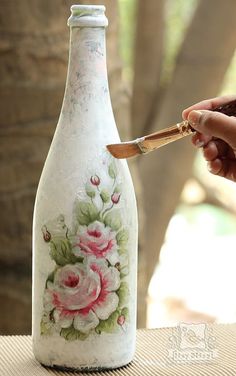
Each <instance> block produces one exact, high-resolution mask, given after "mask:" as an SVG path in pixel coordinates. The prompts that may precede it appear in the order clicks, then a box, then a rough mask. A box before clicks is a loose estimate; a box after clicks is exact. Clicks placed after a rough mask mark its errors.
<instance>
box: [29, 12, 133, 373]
mask: <svg viewBox="0 0 236 376" xmlns="http://www.w3.org/2000/svg"><path fill="white" fill-rule="evenodd" d="M71 10H72V15H71V17H70V18H69V20H68V25H69V26H70V28H71V38H70V54H69V67H68V75H67V82H66V89H65V96H64V101H63V105H62V110H61V114H60V118H59V121H58V125H57V128H56V132H55V135H54V138H53V141H52V144H51V147H50V151H49V154H48V157H47V159H46V163H45V166H44V169H43V172H42V176H41V179H40V183H39V187H38V191H37V196H36V202H35V210H34V221H33V351H34V354H35V357H36V359H37V360H38V361H39V362H41V363H42V364H44V365H46V366H51V367H60V368H66V369H68V368H71V369H79V370H84V369H86V370H97V369H106V368H116V367H120V366H122V365H125V364H127V363H129V362H130V361H131V360H132V358H133V355H134V350H135V332H136V277H137V269H136V266H137V212H136V201H135V195H134V189H133V184H132V181H131V177H130V173H129V170H128V167H127V163H126V161H124V160H115V159H114V158H113V157H112V156H111V155H110V154H109V152H108V151H107V150H106V144H110V143H113V142H114V143H117V142H119V136H118V132H117V129H116V125H115V121H114V117H113V112H112V108H111V102H110V95H109V89H108V81H107V69H106V52H105V27H106V26H107V18H106V17H105V15H104V11H105V8H104V7H103V6H82V5H74V6H72V8H71Z"/></svg>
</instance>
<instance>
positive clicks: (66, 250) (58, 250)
mask: <svg viewBox="0 0 236 376" xmlns="http://www.w3.org/2000/svg"><path fill="white" fill-rule="evenodd" d="M50 256H51V258H52V259H53V260H54V261H55V263H56V264H57V265H60V266H64V265H66V264H75V263H76V262H78V261H80V260H79V259H78V258H77V257H76V256H75V255H74V254H73V253H72V245H71V243H70V242H69V240H68V239H65V238H54V239H53V241H51V242H50Z"/></svg>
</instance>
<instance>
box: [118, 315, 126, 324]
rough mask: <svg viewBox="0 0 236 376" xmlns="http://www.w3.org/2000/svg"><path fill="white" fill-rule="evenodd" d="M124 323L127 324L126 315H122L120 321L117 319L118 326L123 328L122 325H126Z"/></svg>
mask: <svg viewBox="0 0 236 376" xmlns="http://www.w3.org/2000/svg"><path fill="white" fill-rule="evenodd" d="M124 323H125V316H124V315H120V316H119V317H118V319H117V324H118V325H120V326H122V325H124Z"/></svg>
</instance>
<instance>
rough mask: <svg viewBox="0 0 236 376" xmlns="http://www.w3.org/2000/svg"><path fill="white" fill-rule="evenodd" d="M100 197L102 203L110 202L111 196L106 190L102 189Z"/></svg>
mask: <svg viewBox="0 0 236 376" xmlns="http://www.w3.org/2000/svg"><path fill="white" fill-rule="evenodd" d="M100 197H101V199H102V201H103V202H104V203H106V202H109V201H110V198H111V195H110V193H109V192H108V191H107V190H106V189H103V190H102V191H101V193H100Z"/></svg>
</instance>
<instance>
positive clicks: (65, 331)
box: [60, 325, 89, 341]
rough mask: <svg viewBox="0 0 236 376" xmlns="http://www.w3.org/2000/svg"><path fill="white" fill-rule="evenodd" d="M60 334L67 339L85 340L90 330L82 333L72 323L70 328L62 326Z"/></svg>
mask: <svg viewBox="0 0 236 376" xmlns="http://www.w3.org/2000/svg"><path fill="white" fill-rule="evenodd" d="M60 335H61V336H62V337H63V338H65V339H66V340H67V341H75V340H77V339H79V340H81V341H84V340H85V339H86V338H87V337H88V335H89V332H88V333H82V332H80V331H79V330H76V329H75V328H74V327H73V325H71V326H70V327H69V328H62V330H61V332H60Z"/></svg>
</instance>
